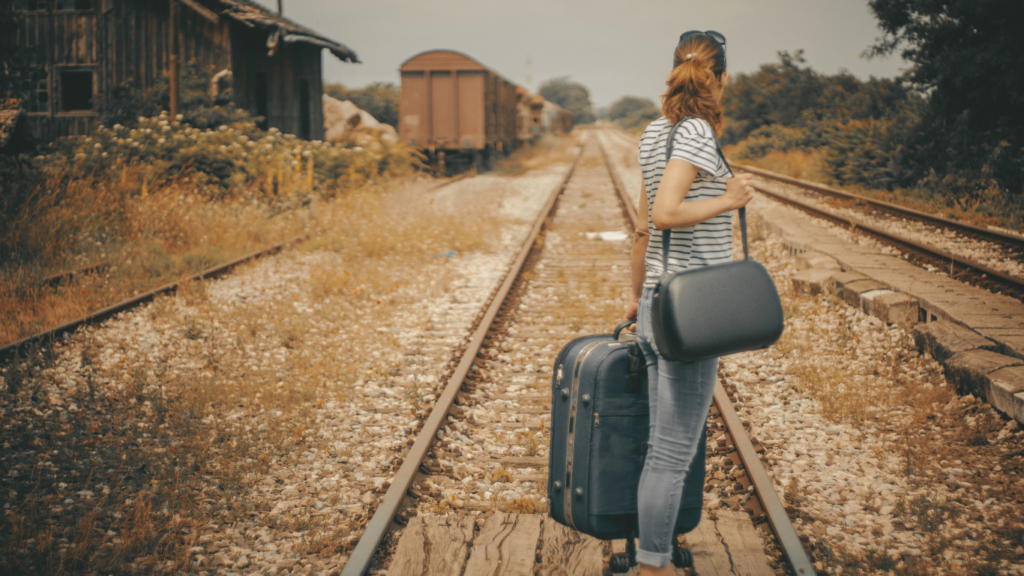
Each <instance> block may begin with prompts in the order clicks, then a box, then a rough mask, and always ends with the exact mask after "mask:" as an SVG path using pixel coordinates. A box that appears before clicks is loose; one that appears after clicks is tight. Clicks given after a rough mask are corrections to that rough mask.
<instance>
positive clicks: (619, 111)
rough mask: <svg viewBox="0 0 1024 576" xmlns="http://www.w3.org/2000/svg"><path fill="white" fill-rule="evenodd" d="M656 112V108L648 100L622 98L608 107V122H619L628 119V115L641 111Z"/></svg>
mask: <svg viewBox="0 0 1024 576" xmlns="http://www.w3.org/2000/svg"><path fill="white" fill-rule="evenodd" d="M652 108H653V109H655V110H657V106H655V105H654V102H652V101H651V100H650V99H649V98H638V97H636V96H623V97H622V98H619V99H618V100H616V101H615V102H614V103H613V104H612V105H611V106H609V107H608V119H609V120H612V121H614V120H620V119H622V118H626V117H628V116H629V115H630V114H634V113H636V112H638V111H641V110H649V109H652Z"/></svg>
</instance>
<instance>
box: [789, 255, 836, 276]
mask: <svg viewBox="0 0 1024 576" xmlns="http://www.w3.org/2000/svg"><path fill="white" fill-rule="evenodd" d="M796 267H797V269H798V270H810V269H816V270H834V271H836V272H838V271H840V270H842V266H840V265H839V262H837V261H836V259H835V258H833V257H831V256H826V255H825V254H822V253H821V252H817V251H815V250H808V251H807V252H804V253H802V254H798V255H797V257H796Z"/></svg>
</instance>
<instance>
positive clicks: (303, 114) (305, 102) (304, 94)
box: [299, 80, 312, 140]
mask: <svg viewBox="0 0 1024 576" xmlns="http://www.w3.org/2000/svg"><path fill="white" fill-rule="evenodd" d="M309 112H310V110H309V80H299V137H301V138H305V139H306V140H309V136H310V134H309V133H310V126H311V125H312V119H311V118H310V117H309Z"/></svg>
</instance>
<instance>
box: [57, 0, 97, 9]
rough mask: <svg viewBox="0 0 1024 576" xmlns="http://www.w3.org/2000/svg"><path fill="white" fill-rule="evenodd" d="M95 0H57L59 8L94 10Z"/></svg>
mask: <svg viewBox="0 0 1024 576" xmlns="http://www.w3.org/2000/svg"><path fill="white" fill-rule="evenodd" d="M94 4H95V2H94V1H93V0H57V6H56V8H57V10H92V9H93V5H94Z"/></svg>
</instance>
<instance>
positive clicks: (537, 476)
mask: <svg viewBox="0 0 1024 576" xmlns="http://www.w3.org/2000/svg"><path fill="white" fill-rule="evenodd" d="M609 168H610V166H609V164H608V159H607V155H606V154H605V151H604V149H603V147H602V146H601V145H600V144H599V143H598V142H596V139H594V138H591V139H590V140H589V141H588V142H587V143H586V145H585V147H584V149H583V151H582V153H581V154H580V156H579V157H578V158H577V160H576V163H575V164H574V165H573V168H572V169H570V171H569V172H568V173H567V175H566V178H565V180H564V181H563V183H562V185H561V186H560V187H559V188H558V189H557V190H556V191H555V192H554V193H553V194H552V196H551V198H550V199H549V200H548V202H547V204H546V206H545V208H544V209H543V210H542V212H541V214H540V216H539V217H538V218H537V220H536V222H535V223H534V227H533V230H532V231H531V233H530V235H529V236H528V238H527V240H526V242H525V243H524V245H523V247H522V249H521V250H520V253H519V255H518V257H517V258H516V260H515V261H514V264H513V265H512V267H511V269H510V270H509V272H508V274H507V276H506V278H505V281H504V282H503V283H502V285H501V287H500V288H499V289H498V291H497V292H496V293H495V296H494V297H493V299H492V301H491V303H490V304H489V306H488V308H487V311H486V312H485V313H484V315H483V316H482V319H481V321H480V323H479V325H478V327H477V328H476V330H475V331H474V333H473V336H472V337H471V339H470V342H469V344H468V345H467V346H466V348H465V349H464V351H463V354H462V356H461V359H460V360H459V362H458V366H457V368H456V369H455V370H454V372H453V373H452V375H451V377H450V379H449V380H448V382H447V384H446V386H445V388H444V390H443V392H441V394H440V396H439V398H438V400H437V403H436V404H435V406H434V409H433V411H432V412H431V414H430V415H429V417H428V418H427V419H426V420H425V421H424V422H423V426H422V429H421V430H420V431H419V433H418V435H417V437H416V438H415V441H414V442H413V445H412V448H411V449H410V450H409V451H408V453H407V454H405V456H404V460H403V462H402V464H401V467H400V469H399V470H398V472H397V474H396V475H395V477H394V478H393V479H392V480H391V482H390V486H389V488H388V490H387V493H386V494H385V496H384V498H383V500H382V501H381V502H380V504H379V506H378V507H377V509H376V512H375V513H374V515H373V517H372V518H371V519H370V520H369V522H368V523H367V524H366V527H365V529H364V531H363V534H362V537H361V539H360V540H359V542H358V544H357V545H356V547H355V548H354V550H353V551H352V554H351V556H350V558H349V560H348V563H347V564H346V566H345V569H344V571H343V572H342V574H343V575H344V576H356V575H361V574H364V573H366V572H367V571H368V570H369V569H370V568H371V567H372V566H375V565H376V566H379V565H380V564H381V562H382V561H384V560H385V559H388V560H390V562H391V564H390V567H389V571H388V574H404V573H406V571H405V567H406V566H407V565H408V567H410V568H409V569H410V570H411V571H410V572H408V573H419V572H418V571H420V570H422V568H423V566H424V565H425V561H424V558H423V555H424V554H427V552H425V549H427V548H429V549H430V550H431V551H432V552H431V553H433V554H438V555H439V554H441V553H442V552H441V551H442V550H453V552H452V554H454V555H455V556H456V557H457V556H459V555H460V554H461V558H458V559H456V560H455V561H457V562H459V563H460V564H458V565H452V566H453V568H452V569H453V570H455V571H456V572H458V571H459V570H463V571H464V573H466V574H469V573H477V572H475V570H477V569H482V568H481V566H482V565H479V566H478V565H476V564H474V562H477V561H478V560H479V561H480V562H483V560H480V559H479V558H478V557H477V555H475V554H474V555H470V557H469V558H468V559H467V558H466V557H465V556H466V550H467V549H468V545H467V543H466V542H463V541H461V540H460V541H458V542H454V543H452V542H445V545H444V546H438V545H437V544H438V542H437V541H433V544H432V545H431V546H427V544H426V543H425V541H423V540H422V538H421V540H414V538H412V537H410V539H408V540H404V539H403V540H399V541H398V543H397V546H391V547H390V549H389V550H388V551H381V549H380V547H381V544H382V543H385V542H387V541H388V540H387V538H386V537H387V535H388V534H389V532H390V531H392V530H394V529H395V525H396V524H397V525H405V524H407V523H408V522H409V521H410V519H412V518H413V517H415V516H416V515H418V514H419V513H420V512H421V511H424V512H429V511H437V512H452V511H454V512H463V513H466V514H464V515H458V514H456V515H455V517H454V519H447V520H444V522H445V525H444V526H443V527H439V526H434V527H433V528H431V529H434V530H435V533H434V537H435V538H441V537H439V536H437V534H438V532H437V530H440V529H447V530H454V531H453V532H446V534H450V535H451V536H450V537H451V538H454V539H456V540H458V539H462V538H464V537H465V534H466V533H467V531H468V533H469V534H472V533H473V530H474V527H475V526H476V525H475V524H474V520H473V519H472V518H471V517H469V516H468V513H469V512H471V511H491V510H493V511H496V512H500V511H504V512H519V513H520V515H519V516H518V518H519V519H520V520H517V521H516V522H522V523H523V524H525V525H528V526H527V528H525V530H526V532H528V533H531V534H533V533H534V532H535V533H536V534H537V535H539V534H540V533H541V531H543V532H544V534H545V537H547V536H548V535H549V534H550V533H552V532H555V531H558V530H562V529H561V527H559V526H557V525H553V524H552V522H553V521H552V520H550V519H543V518H542V516H541V514H542V513H543V512H544V510H545V509H546V505H545V504H544V501H543V498H544V496H546V483H547V460H548V459H547V456H546V447H547V445H548V435H547V430H549V428H550V426H549V421H548V420H547V418H548V415H549V414H550V399H551V394H550V388H549V386H550V380H551V366H552V364H553V362H554V358H555V355H556V354H557V353H558V350H559V349H560V348H561V346H562V345H564V344H565V343H566V342H568V341H569V340H571V339H572V338H575V337H578V336H581V335H585V334H594V333H600V332H605V331H608V330H609V327H610V326H613V325H614V324H615V323H616V321H617V319H618V317H619V315H620V314H621V308H622V298H623V295H624V294H626V293H627V291H628V287H629V258H630V256H629V246H630V233H631V231H632V229H633V227H634V226H635V224H636V218H637V214H636V210H635V208H634V207H633V206H632V201H630V200H629V199H628V196H627V194H626V192H625V190H624V189H623V188H622V186H621V184H620V183H618V178H617V176H616V175H615V172H614V171H613V170H609ZM721 377H722V375H721V374H720V380H721ZM731 393H732V392H731V387H729V386H728V384H726V385H725V386H722V385H719V386H718V387H716V391H715V395H714V405H713V407H712V410H711V412H710V414H709V434H708V442H709V452H708V453H709V462H711V461H712V460H713V461H714V462H715V464H714V467H715V468H716V470H718V471H722V472H723V473H722V474H720V475H719V474H716V475H714V477H712V476H710V475H709V478H708V481H707V486H708V488H706V491H711V490H715V491H718V492H719V493H720V494H721V495H722V499H723V500H724V501H725V502H726V504H727V505H728V506H730V507H732V508H734V509H741V508H745V509H746V510H747V511H749V513H750V514H751V515H752V516H753V518H754V520H755V521H756V522H758V523H760V522H767V524H768V526H770V528H771V530H772V532H773V533H774V535H775V538H776V540H775V542H776V544H777V546H778V549H779V551H780V553H781V556H782V558H783V559H784V560H785V563H786V564H787V565H788V566H789V568H790V570H791V571H792V573H794V574H798V575H800V576H807V575H809V574H813V572H814V571H813V569H812V567H811V564H810V561H809V559H808V557H807V555H806V553H805V551H804V549H803V547H802V545H801V542H800V540H799V539H798V537H797V535H796V532H795V531H794V529H793V527H792V525H791V524H790V521H789V518H788V517H787V515H786V510H785V509H784V508H783V505H782V503H781V501H780V499H779V497H778V495H777V494H776V493H775V491H774V488H773V485H772V482H771V480H770V479H769V477H768V475H767V473H766V472H765V470H764V467H763V465H762V463H761V461H760V459H759V458H758V455H757V454H758V452H759V451H761V448H760V447H759V446H757V445H756V444H754V443H752V442H751V440H750V439H749V438H748V436H747V434H746V432H745V430H744V428H743V424H742V422H741V421H740V420H739V417H738V416H737V414H736V411H735V410H734V409H733V407H732V403H731V401H730V398H729V397H730V395H731ZM718 476H721V478H718ZM530 512H532V513H533V514H526V515H524V514H523V513H530ZM496 517H498V515H497V514H496V515H495V516H492V517H491V520H489V521H488V522H489V523H481V524H480V525H479V526H480V527H481V530H482V532H487V531H489V530H498V531H500V530H502V529H503V528H502V526H501V522H502V521H503V520H501V519H500V518H496ZM466 518H468V520H466ZM496 525H497V526H496ZM453 526H454V528H453ZM420 528H422V526H420V527H418V529H420ZM428 528H429V527H428ZM531 530H533V531H534V532H531ZM425 531H429V530H425ZM751 532H752V533H753V531H751ZM428 536H429V535H428ZM417 537H419V536H417ZM754 539H756V540H757V544H756V545H757V546H758V547H760V540H759V539H757V538H756V537H755V538H754ZM542 540H543V539H542ZM533 541H534V542H536V541H537V540H536V536H535V537H534V540H533ZM391 544H393V542H392V543H391ZM524 546H526V547H525V548H524V549H523V554H524V555H526V556H528V558H527V559H526V560H523V562H527V563H529V564H531V565H532V564H533V560H532V558H533V548H531V546H533V544H530V543H527V544H525V545H524ZM537 546H538V547H539V548H540V550H539V554H538V555H537V556H538V558H539V560H538V562H539V565H538V566H534V567H533V569H534V570H537V571H539V572H540V573H546V570H547V569H548V568H545V563H549V562H557V561H558V560H561V561H562V562H566V561H568V559H567V558H561V557H559V555H558V552H559V551H558V550H555V548H556V546H549V545H548V543H547V541H546V540H545V541H544V542H542V543H541V544H537ZM473 549H474V550H476V549H477V547H474V548H473ZM460 550H461V552H460ZM609 552H610V550H609V549H605V550H604V554H603V555H604V556H605V558H606V560H605V561H607V556H608V553H609ZM389 555H390V557H388V556H389ZM386 557H388V558H386ZM594 557H595V556H594V555H591V556H590V559H589V560H587V561H591V562H593V558H594ZM596 557H597V558H598V563H600V557H601V554H600V553H596ZM467 561H468V564H467V565H466V567H465V568H462V567H461V566H462V564H461V563H465V562H467ZM573 561H583V560H579V559H576V560H573ZM411 567H415V570H413V568H411ZM598 568H600V566H598ZM581 570H582V569H581ZM585 572H586V571H585V570H583V572H581V573H585Z"/></svg>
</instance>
